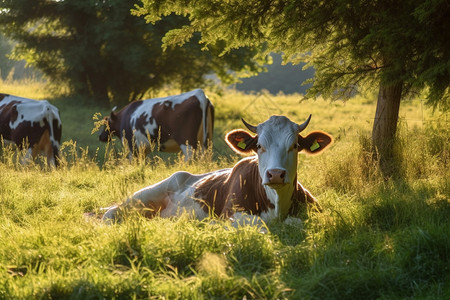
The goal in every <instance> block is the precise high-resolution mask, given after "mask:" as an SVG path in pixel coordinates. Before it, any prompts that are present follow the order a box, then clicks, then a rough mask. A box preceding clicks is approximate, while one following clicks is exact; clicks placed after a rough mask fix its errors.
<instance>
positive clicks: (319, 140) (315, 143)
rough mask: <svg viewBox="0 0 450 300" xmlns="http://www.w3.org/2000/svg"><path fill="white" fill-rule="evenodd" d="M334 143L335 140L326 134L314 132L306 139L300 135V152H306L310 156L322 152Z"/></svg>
mask: <svg viewBox="0 0 450 300" xmlns="http://www.w3.org/2000/svg"><path fill="white" fill-rule="evenodd" d="M332 143H333V138H332V137H331V135H329V134H328V133H326V132H322V131H313V132H311V133H310V134H308V135H307V136H306V137H302V136H301V135H300V134H299V135H298V144H299V146H300V148H299V151H301V150H304V151H305V152H306V153H309V154H317V153H320V152H322V150H324V149H325V148H326V147H328V146H329V145H331V144H332Z"/></svg>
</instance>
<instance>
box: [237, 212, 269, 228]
mask: <svg viewBox="0 0 450 300" xmlns="http://www.w3.org/2000/svg"><path fill="white" fill-rule="evenodd" d="M230 221H231V225H232V226H233V227H234V228H239V227H241V226H248V225H250V226H257V227H259V232H261V233H267V232H268V229H267V226H266V223H265V222H264V220H263V219H262V218H261V217H260V216H256V215H249V214H246V213H242V212H235V213H234V214H233V216H232V217H230Z"/></svg>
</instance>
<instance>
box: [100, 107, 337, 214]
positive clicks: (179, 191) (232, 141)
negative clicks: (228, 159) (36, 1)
mask: <svg viewBox="0 0 450 300" xmlns="http://www.w3.org/2000/svg"><path fill="white" fill-rule="evenodd" d="M310 119H311V116H309V118H308V119H307V120H306V121H305V122H304V123H303V124H301V125H298V124H296V123H294V122H292V121H290V120H289V119H288V118H286V117H284V116H272V117H271V118H270V119H269V120H267V121H266V122H264V123H261V124H259V125H258V126H252V125H249V124H247V123H245V121H244V124H245V125H246V126H247V128H248V129H249V130H250V131H251V132H252V133H254V134H255V135H252V134H251V133H248V132H247V131H244V130H241V129H238V130H233V131H231V132H229V133H228V134H227V136H226V142H227V143H228V145H229V146H230V147H231V148H232V149H233V150H235V151H236V152H238V153H240V154H256V155H254V156H252V157H249V158H244V159H242V160H241V161H239V162H238V163H237V164H236V165H235V166H233V167H232V168H230V169H223V170H218V171H213V172H210V173H206V174H200V175H194V174H190V173H188V172H176V173H174V174H173V175H172V176H170V177H169V178H167V179H165V180H163V181H161V182H159V183H156V184H154V185H151V186H149V187H146V188H143V189H142V190H140V191H137V192H136V193H135V194H134V195H132V196H131V197H130V198H129V199H127V200H126V201H125V202H124V203H122V204H121V205H118V206H117V205H116V206H113V207H110V208H109V210H108V211H107V212H106V213H105V214H104V216H103V219H104V220H106V221H107V222H110V221H111V220H114V219H120V215H121V211H122V209H124V208H140V209H142V210H143V213H144V214H145V215H146V216H148V217H152V216H154V215H155V214H157V213H158V214H160V215H161V216H162V217H172V216H178V215H180V214H181V213H184V212H187V213H189V214H191V215H194V216H195V217H196V218H199V219H203V218H205V217H207V216H209V215H210V214H213V215H215V216H222V217H225V218H231V219H234V220H235V221H236V222H240V221H242V220H245V218H246V217H248V215H255V216H256V218H260V219H259V220H263V221H265V222H267V221H271V220H273V219H280V220H284V219H286V218H287V217H289V216H295V215H296V214H297V212H298V209H299V207H300V205H301V204H302V203H314V204H317V201H316V199H315V198H314V197H313V196H312V195H311V194H310V192H309V191H307V190H306V189H305V188H303V186H302V185H301V184H300V182H298V181H297V165H298V154H299V153H300V152H305V153H308V154H317V153H320V152H322V150H324V149H325V148H327V147H328V146H329V145H330V144H331V143H332V137H331V136H330V135H329V134H327V133H325V132H322V131H313V132H311V133H309V134H308V135H306V136H302V135H301V134H300V132H302V131H303V130H304V129H305V128H306V126H307V125H308V123H309V121H310ZM317 205H318V204H317ZM242 218H243V219H242Z"/></svg>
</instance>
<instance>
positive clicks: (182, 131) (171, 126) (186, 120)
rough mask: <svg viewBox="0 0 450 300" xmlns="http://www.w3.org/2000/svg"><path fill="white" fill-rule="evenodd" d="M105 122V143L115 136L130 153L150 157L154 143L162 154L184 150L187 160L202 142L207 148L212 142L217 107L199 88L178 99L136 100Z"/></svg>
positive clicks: (103, 132) (103, 138)
mask: <svg viewBox="0 0 450 300" xmlns="http://www.w3.org/2000/svg"><path fill="white" fill-rule="evenodd" d="M104 120H105V121H106V124H107V125H106V126H105V127H104V128H103V129H102V131H101V133H100V136H99V139H100V141H102V142H107V141H108V139H109V137H110V136H111V135H115V136H117V137H119V138H120V139H121V141H122V144H124V141H125V140H126V142H127V144H128V147H129V149H130V154H131V153H133V152H135V151H133V150H137V149H139V148H140V147H144V148H145V153H146V154H148V152H149V151H150V149H151V142H157V143H158V145H159V150H160V151H164V152H178V151H180V150H181V151H183V153H184V154H185V158H186V159H188V158H189V157H190V155H191V154H192V149H197V145H198V144H199V143H200V144H201V146H202V148H203V149H206V148H207V147H208V143H209V142H211V141H212V135H213V125H214V107H213V105H212V103H211V102H210V101H209V99H208V98H207V97H206V96H205V93H204V92H203V91H202V90H201V89H196V90H193V91H190V92H187V93H183V94H180V95H176V96H169V97H164V98H156V99H148V100H140V101H133V102H131V103H130V104H128V105H127V106H125V107H124V108H123V109H122V110H120V111H119V112H117V113H116V112H114V109H113V111H112V112H111V115H110V116H109V117H105V118H104ZM149 137H150V140H151V142H150V141H149ZM135 146H136V147H135ZM136 148H137V149H136Z"/></svg>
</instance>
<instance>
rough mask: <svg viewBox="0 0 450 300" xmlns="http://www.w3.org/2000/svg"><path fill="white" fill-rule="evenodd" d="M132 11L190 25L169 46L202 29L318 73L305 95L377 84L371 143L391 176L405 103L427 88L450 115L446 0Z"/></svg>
mask: <svg viewBox="0 0 450 300" xmlns="http://www.w3.org/2000/svg"><path fill="white" fill-rule="evenodd" d="M141 2H142V3H141V4H140V5H139V6H137V7H136V9H135V10H134V13H135V14H137V15H141V16H145V19H146V20H147V21H148V22H153V23H155V22H157V21H158V20H160V18H161V16H165V15H168V14H171V13H177V14H180V15H184V16H187V17H189V20H190V24H189V25H185V26H184V27H182V28H181V29H178V30H172V31H171V32H169V33H168V34H167V35H166V38H165V43H166V45H173V44H176V43H179V38H180V37H181V36H183V40H184V41H186V40H188V38H187V37H186V35H188V34H189V32H201V33H202V38H201V40H200V43H202V44H204V45H205V47H209V45H211V44H214V43H215V42H216V41H217V40H219V39H220V40H224V41H226V46H225V49H226V50H229V51H231V49H237V48H239V47H245V46H255V45H265V46H266V49H267V51H274V52H283V53H284V59H285V60H286V61H288V62H293V63H299V62H301V61H304V62H307V63H308V65H310V66H313V67H314V69H315V70H316V72H315V77H314V79H313V80H312V83H313V85H312V87H311V88H310V89H309V90H308V93H307V96H310V97H316V96H317V95H323V96H324V97H329V98H332V99H335V98H342V97H344V98H345V97H350V96H351V95H353V94H354V93H355V91H361V90H363V89H364V88H367V87H369V88H371V87H373V86H378V89H379V94H378V101H377V110H376V115H375V118H374V124H373V131H372V140H373V145H374V153H377V154H380V162H381V166H382V169H383V170H384V171H385V174H387V175H389V173H390V163H391V162H392V159H391V158H392V146H393V143H394V140H395V135H396V129H397V121H398V110H399V106H400V100H401V99H404V98H405V97H407V96H408V95H412V94H413V93H418V92H421V91H423V92H424V93H426V95H427V100H428V101H427V102H428V104H430V105H433V106H434V107H438V106H440V107H441V108H442V109H444V110H448V108H449V107H450V103H449V84H450V44H449V43H450V24H449V18H448V15H449V13H450V11H449V6H450V4H449V2H448V1H446V0H425V1H423V0H405V1H397V0H379V1H363V0H351V1H348V0H347V1H344V0H328V1H322V0H278V1H273V0H234V1H222V0H196V1H193V0H185V1H181V2H180V1H151V0H141Z"/></svg>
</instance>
